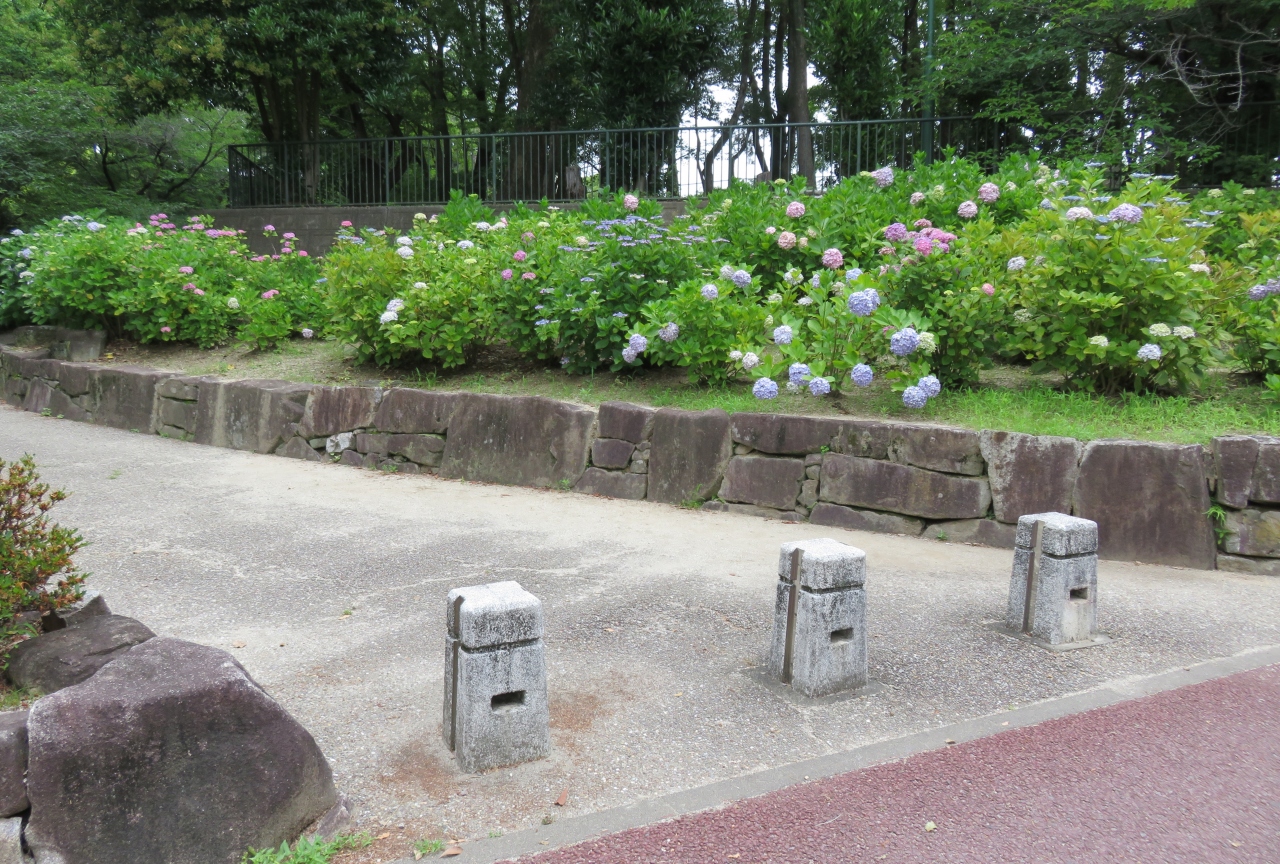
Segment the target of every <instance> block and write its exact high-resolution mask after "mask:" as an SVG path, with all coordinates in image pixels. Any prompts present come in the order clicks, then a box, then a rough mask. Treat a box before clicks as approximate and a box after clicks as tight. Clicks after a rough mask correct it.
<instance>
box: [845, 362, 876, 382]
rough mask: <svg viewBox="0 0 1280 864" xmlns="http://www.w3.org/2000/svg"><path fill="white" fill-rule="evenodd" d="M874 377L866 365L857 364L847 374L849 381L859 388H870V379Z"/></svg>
mask: <svg viewBox="0 0 1280 864" xmlns="http://www.w3.org/2000/svg"><path fill="white" fill-rule="evenodd" d="M874 377H875V373H874V372H873V371H872V370H871V367H870V366H868V365H867V364H866V363H859V364H858V365H857V366H854V367H853V369H852V370H851V371H850V372H849V380H850V381H852V382H853V383H854V384H857V385H858V386H859V387H869V386H871V379H872V378H874Z"/></svg>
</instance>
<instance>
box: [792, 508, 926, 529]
mask: <svg viewBox="0 0 1280 864" xmlns="http://www.w3.org/2000/svg"><path fill="white" fill-rule="evenodd" d="M809 521H810V522H812V523H813V524H814V525H829V526H831V527H832V528H847V529H849V530H850V531H873V532H875V533H877V534H905V535H907V536H908V537H918V536H920V532H921V531H923V530H924V522H923V521H921V520H919V519H912V518H911V517H909V516H899V515H898V514H897V513H877V512H876V511H874V510H855V509H854V508H852V507H841V506H840V505H839V504H829V503H827V502H825V501H819V502H818V503H817V504H815V505H814V507H813V510H812V511H811V512H810V513H809Z"/></svg>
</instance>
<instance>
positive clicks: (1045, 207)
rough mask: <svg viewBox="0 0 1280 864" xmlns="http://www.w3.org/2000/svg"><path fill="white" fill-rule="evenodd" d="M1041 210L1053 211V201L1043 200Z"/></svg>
mask: <svg viewBox="0 0 1280 864" xmlns="http://www.w3.org/2000/svg"><path fill="white" fill-rule="evenodd" d="M1040 209H1041V210H1052V209H1053V202H1052V201H1050V200H1049V199H1048V198H1043V199H1041V200H1040Z"/></svg>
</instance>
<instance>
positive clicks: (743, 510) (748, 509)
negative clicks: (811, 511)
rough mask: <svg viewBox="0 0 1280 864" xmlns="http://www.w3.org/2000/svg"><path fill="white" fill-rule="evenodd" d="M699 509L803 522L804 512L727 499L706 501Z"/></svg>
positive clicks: (709, 511)
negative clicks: (733, 501) (738, 502)
mask: <svg viewBox="0 0 1280 864" xmlns="http://www.w3.org/2000/svg"><path fill="white" fill-rule="evenodd" d="M699 509H701V510H703V511H705V512H707V513H733V514H734V515H737V516H756V517H759V518H761V519H777V520H778V521H780V522H803V521H804V514H803V513H800V512H799V511H796V510H774V509H773V508H772V507H757V506H756V505H755V504H731V503H729V502H728V501H708V502H706V503H705V504H703V505H702V506H701V507H700V508H699Z"/></svg>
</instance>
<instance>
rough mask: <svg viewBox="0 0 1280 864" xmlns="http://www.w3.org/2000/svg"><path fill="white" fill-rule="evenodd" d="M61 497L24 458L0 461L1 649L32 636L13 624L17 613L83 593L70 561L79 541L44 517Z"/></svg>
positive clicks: (52, 606)
mask: <svg viewBox="0 0 1280 864" xmlns="http://www.w3.org/2000/svg"><path fill="white" fill-rule="evenodd" d="M66 497H67V494H66V493H65V492H63V491H61V490H56V489H55V490H50V489H49V486H48V484H46V483H41V482H40V475H39V474H38V473H37V472H36V466H35V460H33V459H32V458H31V457H30V456H23V457H22V458H21V459H19V460H17V461H16V462H9V463H6V462H4V460H0V628H3V634H2V637H3V640H4V648H5V649H6V650H7V649H8V647H9V646H10V645H11V644H12V643H13V641H14V640H15V639H16V638H17V637H19V636H21V635H24V634H27V635H30V634H32V632H33V631H32V630H31V628H30V625H24V624H22V623H20V622H19V620H18V616H19V615H21V613H23V612H40V613H41V614H43V613H46V612H52V611H54V610H57V609H62V608H64V607H66V606H68V605H70V604H72V603H74V602H75V601H77V600H79V599H80V597H81V596H82V595H83V593H84V592H83V589H82V588H81V587H80V586H81V585H82V584H83V583H84V579H85V574H83V573H81V572H80V571H79V570H77V569H76V566H75V564H74V562H73V561H72V556H73V555H75V553H76V552H77V551H78V550H79V549H80V548H81V547H83V546H84V540H83V539H81V537H80V535H79V533H77V532H76V531H75V530H73V529H70V528H64V527H62V526H60V525H58V524H57V523H55V522H51V521H50V519H49V515H48V513H49V511H50V510H51V509H52V508H53V506H54V505H55V504H57V503H58V502H60V501H64V500H66Z"/></svg>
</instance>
